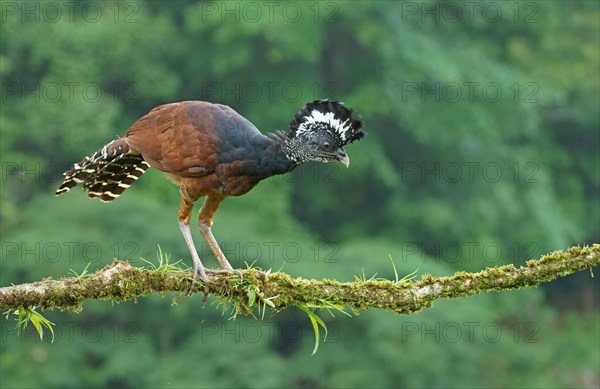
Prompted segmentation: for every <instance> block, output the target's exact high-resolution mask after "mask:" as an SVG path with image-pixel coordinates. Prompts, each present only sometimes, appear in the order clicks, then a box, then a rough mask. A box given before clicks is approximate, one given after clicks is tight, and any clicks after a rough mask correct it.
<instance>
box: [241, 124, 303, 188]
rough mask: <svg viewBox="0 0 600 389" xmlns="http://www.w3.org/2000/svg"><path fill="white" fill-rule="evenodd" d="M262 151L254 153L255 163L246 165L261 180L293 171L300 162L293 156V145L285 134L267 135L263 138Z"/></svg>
mask: <svg viewBox="0 0 600 389" xmlns="http://www.w3.org/2000/svg"><path fill="white" fill-rule="evenodd" d="M265 138H267V139H266V142H265V144H264V151H263V152H260V153H256V154H255V157H254V158H252V159H254V162H255V163H251V164H249V165H247V167H248V168H251V169H252V170H254V169H256V172H249V173H255V174H256V175H258V176H260V177H261V179H264V178H267V177H271V176H275V175H278V174H285V173H288V172H290V171H292V170H294V169H295V168H296V167H297V166H298V165H300V164H301V163H302V161H301V160H300V159H299V158H298V157H296V156H295V154H294V152H293V150H294V148H293V145H292V144H291V142H290V140H289V139H288V137H287V136H286V135H285V133H277V134H269V136H265Z"/></svg>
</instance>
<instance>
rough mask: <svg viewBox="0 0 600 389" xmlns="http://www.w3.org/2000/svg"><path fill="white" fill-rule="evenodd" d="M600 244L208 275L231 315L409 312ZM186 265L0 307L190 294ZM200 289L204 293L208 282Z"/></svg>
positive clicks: (531, 276)
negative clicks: (397, 271)
mask: <svg viewBox="0 0 600 389" xmlns="http://www.w3.org/2000/svg"><path fill="white" fill-rule="evenodd" d="M599 262H600V245H598V244H595V245H593V246H591V247H583V248H581V247H572V248H570V249H569V250H567V252H562V251H557V252H554V253H551V254H548V255H545V256H543V257H542V258H541V259H539V260H530V261H528V262H527V265H526V266H524V267H521V268H516V267H515V266H513V265H506V266H501V267H496V268H488V269H485V270H483V271H481V272H478V273H466V272H457V273H455V274H454V275H453V276H449V277H437V278H436V277H433V276H431V275H430V274H424V275H423V276H422V278H421V280H419V281H414V282H413V281H408V280H403V281H402V282H394V281H389V280H379V279H369V280H364V279H359V278H357V280H356V281H354V282H339V281H336V280H330V279H323V280H321V281H318V280H307V279H302V278H292V277H290V276H289V275H288V274H285V273H272V274H267V273H265V272H263V271H260V270H259V269H252V268H251V269H246V270H242V271H241V273H242V275H243V276H242V278H240V277H238V276H237V275H228V274H220V275H211V276H210V277H211V282H210V284H209V293H210V294H212V295H215V296H218V297H219V298H220V299H221V302H222V304H224V305H225V306H232V307H233V308H234V312H235V313H234V315H237V314H242V315H250V314H253V313H254V312H255V309H258V310H259V312H260V311H261V309H262V310H263V313H264V309H266V308H267V307H270V308H272V309H274V310H275V311H280V310H282V309H285V308H287V307H290V306H296V305H302V306H306V307H310V308H330V307H350V309H351V310H352V311H353V312H355V313H358V312H360V311H363V310H367V309H373V308H377V309H385V310H391V311H395V312H397V313H402V314H408V313H412V312H417V311H420V310H423V309H426V308H429V307H431V306H432V302H433V301H434V300H436V299H438V298H449V299H452V298H464V297H468V296H472V295H475V294H478V293H485V292H489V291H500V290H510V289H519V288H527V287H534V286H537V285H539V284H541V283H543V282H548V281H551V280H553V279H555V278H557V277H560V276H564V275H567V274H571V273H573V272H576V271H580V270H584V269H586V268H590V267H592V266H597V265H598V264H599ZM192 282H193V281H192V278H191V275H190V273H189V272H187V271H184V269H180V268H177V267H176V266H174V265H171V264H169V263H168V259H167V260H166V261H165V262H164V263H163V262H162V260H161V264H160V266H158V267H155V266H151V268H150V269H146V268H136V267H132V266H131V265H130V264H129V263H127V262H122V261H115V262H113V263H112V264H111V265H109V266H106V267H104V268H103V269H101V270H99V271H98V272H96V273H94V274H90V275H83V276H78V277H74V278H64V279H60V280H53V279H50V278H48V279H44V280H43V281H41V282H38V283H33V284H26V285H20V286H14V287H5V288H0V308H2V309H20V308H24V309H27V308H30V307H34V306H37V307H40V308H42V309H52V308H59V309H61V310H65V309H70V310H75V311H80V310H81V309H82V308H83V303H84V302H85V301H86V300H88V299H97V300H109V301H113V302H123V301H136V300H137V298H139V297H142V296H146V295H150V294H160V295H163V296H164V295H165V294H167V293H170V292H176V293H178V294H185V293H187V292H188V291H189V290H190V287H191V283H192ZM200 286H201V283H200V285H199V287H197V288H196V292H200V293H202V291H203V287H200Z"/></svg>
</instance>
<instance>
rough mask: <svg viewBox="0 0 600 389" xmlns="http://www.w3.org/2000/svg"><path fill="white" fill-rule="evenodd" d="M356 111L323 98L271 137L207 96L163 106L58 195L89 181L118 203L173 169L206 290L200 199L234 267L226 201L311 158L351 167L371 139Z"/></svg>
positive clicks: (83, 165) (208, 236)
mask: <svg viewBox="0 0 600 389" xmlns="http://www.w3.org/2000/svg"><path fill="white" fill-rule="evenodd" d="M352 113H353V111H352V110H351V109H348V108H346V107H344V105H343V103H341V102H338V101H329V100H317V101H314V102H312V103H308V104H306V105H305V106H304V107H303V108H302V109H301V110H300V112H298V113H297V114H296V115H295V116H294V118H293V120H292V122H291V123H290V129H291V131H290V132H287V133H286V132H283V131H278V132H274V133H269V134H266V135H263V134H262V133H261V132H260V131H258V130H257V129H256V127H255V126H254V125H253V124H252V123H250V121H248V120H247V119H246V118H244V117H242V116H241V115H240V114H238V113H237V112H236V111H234V110H233V109H232V108H230V107H228V106H226V105H220V104H212V103H208V102H204V101H185V102H180V103H173V104H165V105H161V106H158V107H156V108H154V109H153V110H151V111H150V112H149V113H148V114H146V115H145V116H143V117H142V118H140V119H139V120H138V121H136V122H135V123H134V124H133V125H132V126H131V127H130V128H129V130H128V131H127V133H126V134H125V137H123V138H118V139H116V140H113V141H112V142H110V143H108V144H107V145H105V146H104V147H102V148H101V149H99V150H98V151H96V152H95V153H94V154H92V155H91V156H89V157H85V158H84V159H83V160H82V161H81V162H79V163H76V164H75V165H74V166H73V168H72V169H71V170H70V171H68V172H66V173H64V175H65V179H64V181H63V183H62V185H61V186H60V187H59V188H58V189H57V190H56V195H57V196H58V195H61V194H63V193H65V192H68V191H69V190H70V189H71V188H73V187H74V186H76V185H77V184H83V190H85V191H87V193H88V197H90V198H100V200H102V201H104V202H110V201H113V200H115V199H116V198H118V197H119V196H120V195H121V194H122V193H123V192H124V191H125V189H127V188H129V186H130V185H131V184H133V183H134V182H135V181H136V180H137V179H138V178H140V176H141V175H142V174H144V172H145V171H146V170H147V169H148V168H149V167H153V168H155V169H158V170H160V171H161V172H163V173H165V174H166V175H167V177H168V178H170V179H171V180H172V181H173V182H174V183H175V184H177V185H178V186H179V192H180V194H181V205H180V207H179V228H180V229H181V233H182V234H183V237H184V239H185V243H186V244H187V247H188V249H189V251H190V254H191V255H192V260H193V261H194V279H196V280H197V279H198V278H199V279H201V280H202V281H203V282H204V284H205V288H206V284H207V283H208V277H207V274H206V270H205V268H204V266H203V265H202V262H201V261H200V258H199V256H198V253H197V252H196V248H195V247H194V242H193V241H192V234H191V232H190V215H191V213H192V208H193V207H194V203H196V201H197V200H198V199H199V198H200V197H202V196H206V200H205V202H204V204H203V205H202V208H201V209H200V213H199V215H198V226H199V228H200V233H201V234H202V237H203V238H204V240H205V241H206V243H207V244H208V246H209V247H210V248H211V250H212V252H213V253H214V255H215V257H216V258H217V260H218V261H219V263H220V265H221V267H222V268H223V269H224V270H226V271H229V272H231V271H234V270H233V268H232V267H231V265H230V264H229V261H227V258H225V255H224V254H223V252H222V251H221V249H220V247H219V245H218V243H217V241H216V240H215V238H214V236H213V234H212V232H211V226H212V223H213V222H212V219H213V215H214V214H215V212H216V210H217V208H218V207H219V205H220V204H221V202H222V201H223V199H225V197H227V196H240V195H243V194H244V193H246V192H248V191H249V190H250V189H252V188H253V187H254V186H255V185H256V184H258V183H259V181H261V180H264V179H265V178H268V177H270V176H273V175H276V174H283V173H287V172H290V171H291V170H293V169H294V168H296V167H297V166H298V165H300V164H301V163H303V162H306V161H318V162H330V161H336V160H337V161H340V162H342V163H343V164H344V165H345V166H346V167H348V165H349V163H350V160H349V158H348V155H347V154H346V152H345V151H344V149H343V146H345V145H346V144H348V143H351V142H353V141H355V140H358V139H361V138H362V137H363V136H365V133H364V132H363V131H361V128H362V126H363V122H362V121H360V120H358V119H356V118H353V117H352ZM205 290H206V289H205Z"/></svg>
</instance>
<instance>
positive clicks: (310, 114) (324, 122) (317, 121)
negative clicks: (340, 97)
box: [290, 99, 367, 147]
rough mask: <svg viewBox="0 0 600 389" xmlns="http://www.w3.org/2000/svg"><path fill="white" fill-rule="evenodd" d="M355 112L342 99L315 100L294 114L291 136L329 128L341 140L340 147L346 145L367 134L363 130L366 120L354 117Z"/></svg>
mask: <svg viewBox="0 0 600 389" xmlns="http://www.w3.org/2000/svg"><path fill="white" fill-rule="evenodd" d="M353 112H354V111H353V110H352V109H349V108H346V107H345V106H344V103H342V102H341V101H334V100H327V99H326V100H315V101H313V102H312V103H308V104H306V105H305V106H304V107H302V109H301V110H300V112H298V113H297V114H296V116H294V119H293V120H292V122H291V123H290V128H291V130H292V132H291V133H290V137H292V138H293V137H295V136H297V135H300V134H302V133H303V132H307V131H319V130H327V131H329V132H331V134H332V135H334V136H335V137H336V138H337V139H338V140H339V145H338V146H339V147H342V146H345V145H347V144H348V143H352V142H354V141H355V140H359V139H361V138H363V137H364V136H365V135H367V133H366V132H364V131H361V128H362V126H363V125H364V122H363V121H361V120H359V119H355V118H353V117H352V113H353Z"/></svg>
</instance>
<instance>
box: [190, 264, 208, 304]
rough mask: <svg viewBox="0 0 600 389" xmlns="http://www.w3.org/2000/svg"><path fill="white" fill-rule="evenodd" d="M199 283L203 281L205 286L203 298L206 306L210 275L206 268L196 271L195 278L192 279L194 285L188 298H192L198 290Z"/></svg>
mask: <svg viewBox="0 0 600 389" xmlns="http://www.w3.org/2000/svg"><path fill="white" fill-rule="evenodd" d="M198 281H202V283H203V284H204V295H203V296H202V304H204V305H206V298H207V297H208V283H209V280H208V275H207V274H206V270H205V269H204V267H199V268H195V269H194V278H193V279H192V285H191V286H190V290H189V291H188V293H187V296H188V297H189V296H191V295H192V293H193V292H194V289H195V288H196V283H197V282H198Z"/></svg>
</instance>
